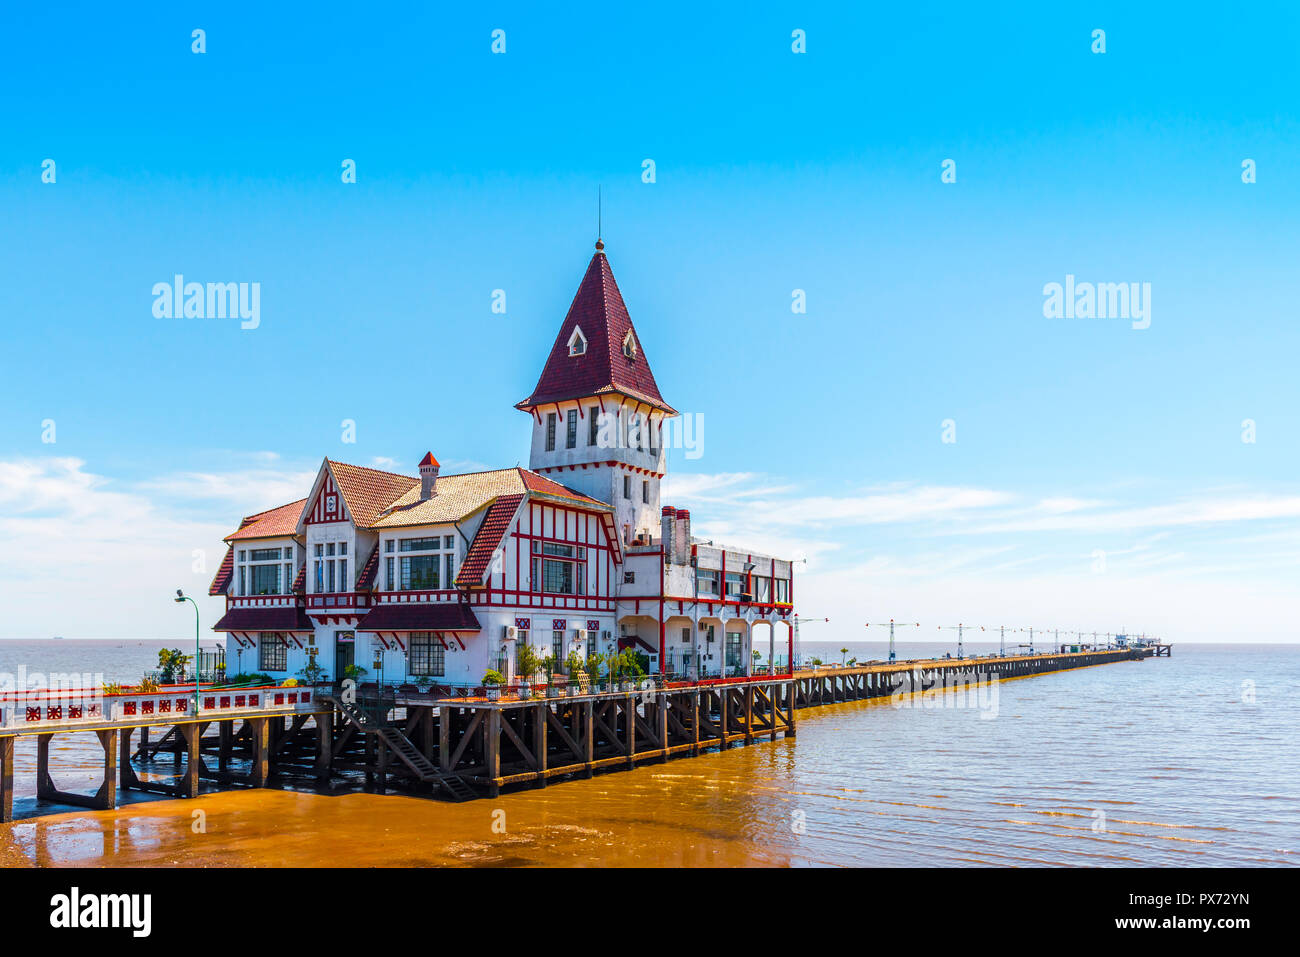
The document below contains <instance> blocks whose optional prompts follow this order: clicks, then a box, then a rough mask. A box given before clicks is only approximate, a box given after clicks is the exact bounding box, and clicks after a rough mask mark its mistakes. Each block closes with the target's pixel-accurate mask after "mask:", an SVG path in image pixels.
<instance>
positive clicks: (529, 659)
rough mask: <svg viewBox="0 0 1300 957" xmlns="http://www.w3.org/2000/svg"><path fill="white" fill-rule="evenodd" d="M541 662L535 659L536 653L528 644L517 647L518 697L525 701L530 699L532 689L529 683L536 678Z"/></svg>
mask: <svg viewBox="0 0 1300 957" xmlns="http://www.w3.org/2000/svg"><path fill="white" fill-rule="evenodd" d="M540 664H541V661H540V659H539V658H538V657H537V652H536V651H534V650H533V646H532V645H530V644H527V643H525V644H521V645H520V646H519V661H518V665H519V697H520V698H523V699H525V700H527V699H528V698H531V697H532V693H533V689H532V686H531V685H530V684H529V682H530V681H531V680H532V679H533V678H535V677H537V669H538V667H540Z"/></svg>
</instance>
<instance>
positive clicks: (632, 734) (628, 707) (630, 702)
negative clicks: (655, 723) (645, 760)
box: [623, 695, 637, 768]
mask: <svg viewBox="0 0 1300 957" xmlns="http://www.w3.org/2000/svg"><path fill="white" fill-rule="evenodd" d="M623 717H624V718H625V719H626V721H627V732H626V733H627V766H628V767H629V768H631V767H634V766H635V765H636V717H637V715H636V698H635V697H634V696H632V695H626V696H625V697H624V698H623Z"/></svg>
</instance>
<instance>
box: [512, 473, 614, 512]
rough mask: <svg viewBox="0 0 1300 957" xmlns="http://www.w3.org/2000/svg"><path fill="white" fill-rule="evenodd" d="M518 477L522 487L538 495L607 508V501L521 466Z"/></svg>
mask: <svg viewBox="0 0 1300 957" xmlns="http://www.w3.org/2000/svg"><path fill="white" fill-rule="evenodd" d="M519 477H520V478H522V479H523V481H524V488H526V489H528V491H530V492H536V493H537V494H538V495H552V496H554V497H556V498H568V499H572V500H573V501H575V502H581V503H583V504H586V505H600V506H603V507H605V508H609V503H607V502H602V501H600V500H599V499H595V498H592V497H591V496H590V495H584V494H583V493H582V492H579V491H578V490H577V489H572V488H569V486H567V485H561V484H560V483H559V482H556V481H555V480H554V479H549V478H547V477H546V476H545V475H539V474H538V473H536V472H530V471H529V470H528V469H524V468H521V469H520V470H519Z"/></svg>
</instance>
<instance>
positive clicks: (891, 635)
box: [866, 618, 921, 661]
mask: <svg viewBox="0 0 1300 957" xmlns="http://www.w3.org/2000/svg"><path fill="white" fill-rule="evenodd" d="M887 624H888V627H889V660H890V661H893V660H894V619H892V618H891V619H889V621H888V623H887ZM871 625H872V623H871V622H867V624H866V627H867V628H870V627H871ZM875 625H876V627H877V628H884V627H886V624H885V623H881V622H876V623H875ZM898 627H899V628H913V627H915V628H920V627H921V623H920V622H919V621H914V622H906V621H904V622H901V623H899V625H898Z"/></svg>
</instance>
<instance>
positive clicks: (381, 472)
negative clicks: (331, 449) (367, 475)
mask: <svg viewBox="0 0 1300 957" xmlns="http://www.w3.org/2000/svg"><path fill="white" fill-rule="evenodd" d="M325 461H326V462H328V463H329V464H330V465H346V466H347V467H348V468H350V469H364V470H365V471H367V472H374V473H376V474H378V475H391V476H392V477H393V478H401V479H407V480H408V481H411V482H418V481H420V477H419V476H418V475H403V474H402V473H401V472H389V471H387V470H385V469H377V468H374V467H372V466H369V465H353V464H352V463H351V462H340V461H339V460H338V459H332V458H330V457H329V456H328V455H327V456H325Z"/></svg>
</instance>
